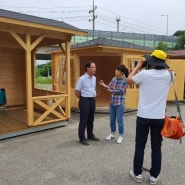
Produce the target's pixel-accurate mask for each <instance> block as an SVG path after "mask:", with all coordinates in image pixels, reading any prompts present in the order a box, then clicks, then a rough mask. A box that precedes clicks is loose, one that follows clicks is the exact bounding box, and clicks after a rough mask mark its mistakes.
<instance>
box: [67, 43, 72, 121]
mask: <svg viewBox="0 0 185 185" xmlns="http://www.w3.org/2000/svg"><path fill="white" fill-rule="evenodd" d="M70 44H71V43H70V41H66V75H67V76H66V79H67V94H68V98H67V103H66V106H67V107H66V116H67V118H70V116H71V109H70V107H71V74H70V73H71V72H70Z"/></svg>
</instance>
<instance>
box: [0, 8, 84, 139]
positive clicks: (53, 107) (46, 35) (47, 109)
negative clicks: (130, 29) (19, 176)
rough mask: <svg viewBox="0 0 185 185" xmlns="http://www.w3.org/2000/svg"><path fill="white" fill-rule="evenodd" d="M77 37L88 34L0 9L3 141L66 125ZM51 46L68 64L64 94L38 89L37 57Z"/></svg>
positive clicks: (0, 135)
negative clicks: (4, 100) (72, 50)
mask: <svg viewBox="0 0 185 185" xmlns="http://www.w3.org/2000/svg"><path fill="white" fill-rule="evenodd" d="M74 35H83V36H87V33H86V32H84V31H82V30H80V29H78V28H76V27H74V26H72V25H69V24H66V23H64V22H60V21H55V20H51V19H46V18H41V17H36V16H31V15H26V14H21V13H17V12H12V11H7V10H3V9H0V58H1V60H0V70H1V72H0V88H4V89H5V92H6V98H7V104H6V107H7V108H6V112H5V113H3V112H0V139H3V138H7V137H12V136H15V135H20V134H25V133H29V132H32V131H40V130H42V129H48V128H53V127H56V126H60V125H63V124H66V121H67V120H68V119H69V118H70V112H71V111H70V110H71V107H70V105H71V103H70V101H71V98H70V97H71V87H70V78H71V77H70V66H69V63H70V43H71V38H72V36H74ZM51 45H58V46H59V47H60V48H61V51H62V53H63V54H64V55H65V58H66V61H67V62H66V64H67V65H66V66H65V72H66V73H65V74H66V87H65V90H63V91H61V92H56V91H54V90H51V91H47V90H41V89H37V88H36V86H35V53H36V52H37V51H38V50H39V49H40V48H42V47H46V46H51ZM41 126H42V127H41Z"/></svg>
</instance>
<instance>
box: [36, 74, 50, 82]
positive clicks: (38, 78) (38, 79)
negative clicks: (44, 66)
mask: <svg viewBox="0 0 185 185" xmlns="http://www.w3.org/2000/svg"><path fill="white" fill-rule="evenodd" d="M36 84H52V78H51V77H43V76H40V77H37V78H36Z"/></svg>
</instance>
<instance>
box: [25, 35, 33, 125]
mask: <svg viewBox="0 0 185 185" xmlns="http://www.w3.org/2000/svg"><path fill="white" fill-rule="evenodd" d="M26 45H27V48H26V50H25V52H26V53H25V59H26V94H27V124H28V126H31V125H32V124H33V122H34V118H33V101H32V74H31V69H32V65H31V36H30V34H29V33H27V34H26Z"/></svg>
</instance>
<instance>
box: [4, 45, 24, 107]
mask: <svg viewBox="0 0 185 185" xmlns="http://www.w3.org/2000/svg"><path fill="white" fill-rule="evenodd" d="M0 59H1V60H0V88H5V90H6V98H7V106H14V105H23V104H24V105H25V104H26V89H25V88H26V79H25V73H26V68H25V54H24V51H23V50H21V49H7V48H0Z"/></svg>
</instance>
